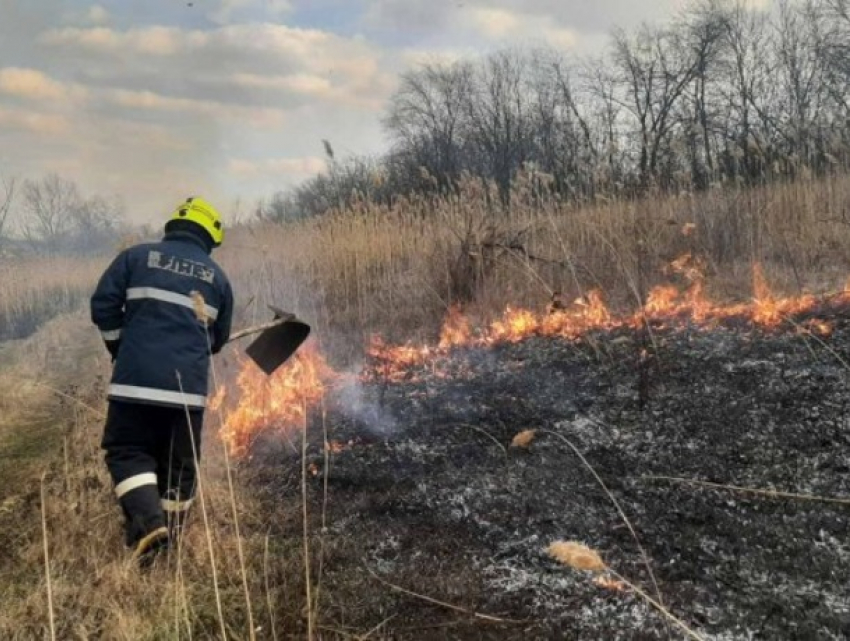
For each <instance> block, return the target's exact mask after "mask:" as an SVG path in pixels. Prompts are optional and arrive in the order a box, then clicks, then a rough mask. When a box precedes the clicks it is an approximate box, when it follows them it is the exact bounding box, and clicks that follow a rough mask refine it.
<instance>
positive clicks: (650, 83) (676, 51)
mask: <svg viewBox="0 0 850 641" xmlns="http://www.w3.org/2000/svg"><path fill="white" fill-rule="evenodd" d="M614 61H615V63H616V65H617V67H618V70H619V72H620V74H621V75H620V82H621V85H622V91H623V97H622V104H623V106H624V108H625V109H626V110H628V111H629V112H630V113H631V114H632V116H633V117H634V119H635V121H636V123H637V132H636V134H637V139H638V146H639V152H638V153H639V158H638V174H639V177H640V180H641V183H642V184H645V183H646V181H647V180H648V179H649V178H650V177H655V176H656V175H657V170H658V164H659V154H660V153H661V151H662V147H663V145H664V144H665V143H667V142H668V137H669V135H670V133H671V130H672V128H673V127H674V126H675V125H676V119H675V118H673V112H674V108H675V106H676V104H677V102H678V101H679V99H680V98H681V97H682V95H683V94H684V92H685V90H686V88H687V87H688V85H690V83H691V81H692V80H693V78H694V76H695V75H696V73H697V69H698V65H699V60H698V59H697V57H696V56H695V52H694V51H693V50H691V49H689V48H688V47H687V46H686V44H685V43H684V42H683V41H682V39H681V38H680V37H679V36H678V34H676V33H674V32H672V31H669V30H661V29H653V28H650V27H643V28H641V29H640V30H639V31H638V32H637V33H636V34H635V35H634V36H633V37H630V36H629V35H628V34H626V33H625V32H623V31H619V32H617V33H616V34H615V36H614Z"/></svg>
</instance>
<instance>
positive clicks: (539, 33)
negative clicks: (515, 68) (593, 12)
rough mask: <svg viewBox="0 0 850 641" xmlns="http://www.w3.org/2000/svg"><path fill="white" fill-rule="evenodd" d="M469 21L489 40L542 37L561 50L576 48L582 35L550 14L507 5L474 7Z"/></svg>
mask: <svg viewBox="0 0 850 641" xmlns="http://www.w3.org/2000/svg"><path fill="white" fill-rule="evenodd" d="M465 13H466V14H467V15H468V19H467V20H465V21H464V23H466V24H470V25H472V27H473V28H474V29H475V30H476V31H478V33H479V34H481V35H482V36H484V37H485V38H486V39H488V40H492V41H501V42H504V41H506V40H522V39H527V40H530V41H531V40H537V41H540V40H542V41H543V42H544V43H546V44H548V45H549V46H552V47H555V48H557V49H573V48H574V47H575V46H576V44H577V43H578V40H579V36H578V34H576V32H575V31H573V30H572V29H570V28H568V27H565V26H561V25H560V24H559V23H558V22H557V20H555V19H554V18H553V17H552V16H549V15H534V14H527V13H525V12H519V11H512V10H510V9H506V8H489V7H471V8H470V9H468V10H467V11H466V12H465Z"/></svg>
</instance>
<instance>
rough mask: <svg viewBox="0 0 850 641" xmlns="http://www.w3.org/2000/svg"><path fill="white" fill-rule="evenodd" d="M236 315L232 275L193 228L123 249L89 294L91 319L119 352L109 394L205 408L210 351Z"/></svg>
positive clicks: (218, 345)
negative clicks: (229, 274)
mask: <svg viewBox="0 0 850 641" xmlns="http://www.w3.org/2000/svg"><path fill="white" fill-rule="evenodd" d="M198 294H200V296H198ZM201 297H202V299H203V300H201ZM199 305H200V306H202V307H201V309H199ZM199 314H200V316H201V318H203V316H204V315H205V316H206V318H207V320H206V322H204V321H202V320H200V319H199ZM232 315H233V293H232V290H231V288H230V283H229V282H228V280H227V276H226V275H225V274H224V272H223V271H222V269H221V268H220V267H219V266H218V265H217V264H216V263H215V262H214V261H213V260H212V258H210V256H209V253H208V250H207V249H206V248H205V247H204V243H203V242H202V241H200V240H199V239H198V238H197V237H196V236H194V235H193V234H191V233H188V232H172V233H169V234H166V236H165V238H164V239H163V240H162V241H161V242H159V243H150V244H143V245H136V246H135V247H131V248H129V249H126V250H124V251H123V252H121V253H120V254H119V255H118V257H117V258H115V260H114V261H113V262H112V264H111V265H110V266H109V267H108V268H107V270H106V271H105V272H104V274H103V276H101V278H100V282H99V283H98V285H97V289H96V290H95V292H94V294H93V295H92V299H91V317H92V321H93V322H94V324H95V325H97V326H98V328H99V329H100V331H101V333H102V335H103V338H104V340H105V341H106V345H107V348H109V351H110V352H111V353H112V355H113V357H114V359H115V366H114V369H113V372H112V381H111V384H110V386H109V398H110V399H114V400H121V401H129V402H135V403H146V404H154V405H165V406H169V407H183V406H184V404H185V405H188V407H189V408H191V409H198V408H203V407H204V406H205V404H206V396H207V380H208V373H209V361H210V354H211V353H212V354H215V353H217V352H218V351H219V350H221V348H222V347H224V344H225V343H226V342H227V340H228V338H229V337H230V322H231V318H232Z"/></svg>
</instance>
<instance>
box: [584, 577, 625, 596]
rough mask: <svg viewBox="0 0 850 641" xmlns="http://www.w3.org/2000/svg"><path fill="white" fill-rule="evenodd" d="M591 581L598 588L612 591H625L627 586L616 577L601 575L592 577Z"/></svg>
mask: <svg viewBox="0 0 850 641" xmlns="http://www.w3.org/2000/svg"><path fill="white" fill-rule="evenodd" d="M593 583H594V584H595V585H597V586H599V587H600V588H604V589H606V590H611V591H612V592H625V591H626V590H627V588H628V586H626V583H625V582H624V581H619V580H617V579H612V578H610V577H607V576H601V575H600V576H595V577H593Z"/></svg>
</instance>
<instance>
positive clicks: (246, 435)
mask: <svg viewBox="0 0 850 641" xmlns="http://www.w3.org/2000/svg"><path fill="white" fill-rule="evenodd" d="M336 377H337V374H336V373H335V372H334V371H333V370H332V369H331V368H330V367H329V366H328V364H327V363H326V362H325V359H324V358H323V357H322V356H321V354H319V352H318V351H317V349H316V348H315V346H314V345H313V344H310V343H308V344H307V345H305V346H304V347H303V348H302V350H301V351H300V352H299V353H298V354H297V355H296V356H295V357H294V358H293V359H292V360H291V361H289V362H288V363H286V364H285V365H284V366H283V367H281V368H280V369H279V370H277V371H276V372H274V373H273V374H272V375H271V376H266V375H265V374H263V372H262V371H260V369H259V368H258V367H256V365H254V363H253V362H251V361H246V362H245V364H244V365H243V366H242V369H241V370H240V372H239V376H238V378H237V380H236V386H237V388H238V390H239V402H238V404H237V405H236V407H235V408H233V409H232V410H230V411H229V412H226V418H225V420H224V425H223V426H222V430H221V437H222V439H223V440H224V442H225V443H226V444H227V446H228V448H229V450H230V451H231V452H233V453H234V454H236V455H241V454H244V453H245V452H247V450H248V449H249V447H250V445H251V443H252V442H253V441H254V439H256V437H257V436H258V435H259V434H260V433H261V432H263V431H265V430H275V431H277V432H282V433H284V434H288V433H291V432H293V431H294V430H297V429H301V428H302V427H303V426H304V424H305V422H306V418H307V411H308V408H309V407H310V406H311V405H313V404H315V403H317V402H318V401H320V400H321V399H322V398H323V397H324V395H325V391H326V387H327V385H328V384H329V383H330V382H331V381H332V380H333V379H335V378H336Z"/></svg>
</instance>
